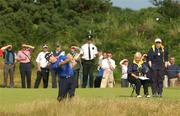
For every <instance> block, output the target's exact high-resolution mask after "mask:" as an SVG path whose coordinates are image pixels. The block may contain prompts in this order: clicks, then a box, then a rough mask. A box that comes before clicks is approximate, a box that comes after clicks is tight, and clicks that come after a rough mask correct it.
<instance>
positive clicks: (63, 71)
mask: <svg viewBox="0 0 180 116" xmlns="http://www.w3.org/2000/svg"><path fill="white" fill-rule="evenodd" d="M66 59H67V57H66V56H60V57H59V58H58V59H57V61H56V62H55V63H52V69H53V70H56V71H57V72H58V76H59V78H65V77H73V76H74V71H73V69H72V67H71V66H70V64H64V65H62V67H60V66H59V64H60V63H61V62H63V61H65V60H66Z"/></svg>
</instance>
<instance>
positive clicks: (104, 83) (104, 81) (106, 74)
mask: <svg viewBox="0 0 180 116" xmlns="http://www.w3.org/2000/svg"><path fill="white" fill-rule="evenodd" d="M108 77H109V71H108V70H104V74H103V78H102V80H101V86H100V88H106V87H107V84H108Z"/></svg>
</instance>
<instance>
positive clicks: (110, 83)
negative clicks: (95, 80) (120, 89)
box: [101, 52, 116, 88]
mask: <svg viewBox="0 0 180 116" xmlns="http://www.w3.org/2000/svg"><path fill="white" fill-rule="evenodd" d="M115 67H116V65H115V61H114V60H113V59H112V53H110V52H109V53H107V58H106V59H103V60H102V69H103V70H104V72H103V78H102V81H101V88H106V87H110V88H113V87H114V83H115V81H114V74H113V71H114V70H115Z"/></svg>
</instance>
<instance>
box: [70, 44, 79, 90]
mask: <svg viewBox="0 0 180 116" xmlns="http://www.w3.org/2000/svg"><path fill="white" fill-rule="evenodd" d="M79 51H80V48H79V47H77V46H75V45H72V46H71V49H70V53H69V54H68V55H67V56H69V55H70V57H72V58H73V59H72V61H71V62H70V64H71V67H72V68H73V71H74V77H75V86H76V88H78V87H79V77H80V69H81V59H80V53H79Z"/></svg>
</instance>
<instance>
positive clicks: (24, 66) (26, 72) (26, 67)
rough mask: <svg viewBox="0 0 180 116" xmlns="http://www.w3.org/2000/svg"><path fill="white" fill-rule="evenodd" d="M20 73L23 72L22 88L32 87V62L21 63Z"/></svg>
mask: <svg viewBox="0 0 180 116" xmlns="http://www.w3.org/2000/svg"><path fill="white" fill-rule="evenodd" d="M19 68H20V74H21V85H22V88H26V83H27V88H31V72H32V70H31V62H28V63H20V66H19Z"/></svg>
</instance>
